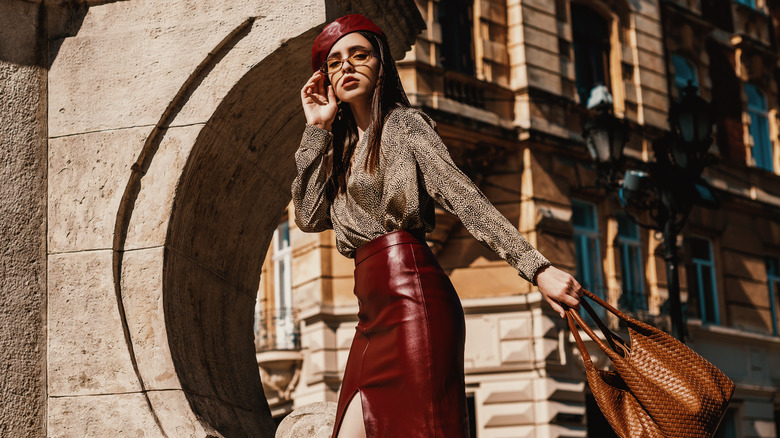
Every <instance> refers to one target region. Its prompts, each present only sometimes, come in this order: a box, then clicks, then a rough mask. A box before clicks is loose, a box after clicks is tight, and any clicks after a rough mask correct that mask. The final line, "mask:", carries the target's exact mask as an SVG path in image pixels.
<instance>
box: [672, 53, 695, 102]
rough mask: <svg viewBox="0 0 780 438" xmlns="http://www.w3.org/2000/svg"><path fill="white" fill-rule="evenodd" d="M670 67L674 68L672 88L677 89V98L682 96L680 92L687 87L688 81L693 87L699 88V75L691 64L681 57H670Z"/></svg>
mask: <svg viewBox="0 0 780 438" xmlns="http://www.w3.org/2000/svg"><path fill="white" fill-rule="evenodd" d="M672 66H673V67H674V86H675V88H677V95H678V96H682V90H683V89H684V88H685V87H687V86H688V82H689V81H690V83H691V84H692V85H693V86H695V87H698V86H699V75H698V73H697V72H696V65H695V64H694V63H693V62H691V61H690V60H688V59H687V58H685V57H683V56H680V55H672Z"/></svg>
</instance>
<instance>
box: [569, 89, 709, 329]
mask: <svg viewBox="0 0 780 438" xmlns="http://www.w3.org/2000/svg"><path fill="white" fill-rule="evenodd" d="M696 91H697V88H696V87H695V86H694V85H692V84H691V83H690V82H689V83H688V86H687V87H686V88H685V89H683V96H682V98H681V99H680V100H679V101H678V102H676V103H674V104H672V107H671V109H670V112H669V122H670V123H669V124H670V128H671V131H670V132H668V133H666V134H665V135H664V136H662V137H661V138H659V139H656V140H655V141H654V142H653V151H654V152H655V162H651V163H644V166H643V167H644V169H631V170H628V171H626V172H625V174H624V175H621V174H620V170H621V168H622V166H623V161H624V159H623V148H624V147H625V144H626V142H627V141H628V128H627V124H626V122H625V121H621V120H618V119H617V118H616V117H615V116H614V115H612V100H611V97H609V98H607V97H599V96H605V94H606V95H608V94H609V93H608V91H606V88H605V87H603V86H598V87H596V88H594V89H593V91H592V92H591V99H589V101H588V109H589V110H590V111H591V114H592V115H591V117H590V118H589V119H588V121H587V122H586V123H585V126H584V134H583V136H584V137H585V144H586V147H587V149H588V151H589V152H590V154H591V157H592V158H593V159H594V160H595V161H596V170H597V175H598V177H597V184H598V185H599V186H600V187H602V188H605V189H606V190H607V192H608V193H609V192H613V191H615V192H617V193H618V195H619V199H620V203H621V205H623V206H624V207H627V206H629V205H630V206H632V207H636V208H638V209H641V210H647V211H649V212H650V216H651V217H652V219H653V221H654V222H655V225H647V224H642V223H640V222H639V221H636V222H637V223H638V224H639V225H641V226H644V227H647V228H652V229H656V230H659V231H661V232H662V233H663V236H664V248H665V251H664V259H665V260H666V273H667V283H668V289H669V316H670V318H671V322H672V335H673V336H674V337H675V338H677V339H679V340H680V341H681V342H685V326H684V323H683V315H682V303H681V300H680V280H679V273H678V263H679V258H678V255H677V236H678V234H679V233H680V230H681V229H682V227H683V225H684V224H685V221H686V219H687V218H688V214H689V213H690V211H691V208H692V207H693V204H694V203H698V204H702V205H705V206H708V207H717V205H718V203H717V200H716V199H715V197H714V192H713V190H712V189H711V188H710V187H709V185H708V184H707V183H706V182H704V180H702V179H701V172H702V171H703V170H704V167H705V166H706V165H707V164H708V162H709V161H710V157H711V155H709V153H708V150H709V147H710V145H711V144H712V139H711V135H712V123H713V117H712V110H711V106H710V104H709V103H708V102H706V101H705V100H704V99H702V98H701V97H699V96H698V95H697V92H696Z"/></svg>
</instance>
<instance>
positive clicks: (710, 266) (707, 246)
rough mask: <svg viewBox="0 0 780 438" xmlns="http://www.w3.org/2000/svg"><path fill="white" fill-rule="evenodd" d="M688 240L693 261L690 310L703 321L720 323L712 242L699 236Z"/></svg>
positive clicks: (690, 278) (689, 293)
mask: <svg viewBox="0 0 780 438" xmlns="http://www.w3.org/2000/svg"><path fill="white" fill-rule="evenodd" d="M687 242H688V249H689V251H690V254H691V261H692V264H691V269H690V270H689V272H688V273H687V274H688V284H689V292H688V312H689V313H690V314H691V316H693V317H695V318H699V319H701V322H703V323H709V324H720V316H719V314H718V292H717V286H716V284H715V261H714V259H713V255H712V244H711V243H710V241H709V240H707V239H701V238H698V237H689V238H688V239H687Z"/></svg>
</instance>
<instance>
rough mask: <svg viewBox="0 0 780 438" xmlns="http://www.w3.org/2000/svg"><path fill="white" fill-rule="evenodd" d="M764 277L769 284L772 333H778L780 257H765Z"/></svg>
mask: <svg viewBox="0 0 780 438" xmlns="http://www.w3.org/2000/svg"><path fill="white" fill-rule="evenodd" d="M766 277H767V283H768V286H769V306H770V307H771V308H772V309H771V310H772V334H773V335H775V336H777V335H778V334H780V332H779V331H778V330H780V329H779V328H778V326H777V325H778V321H777V318H778V313H780V309H779V307H780V258H778V257H767V258H766Z"/></svg>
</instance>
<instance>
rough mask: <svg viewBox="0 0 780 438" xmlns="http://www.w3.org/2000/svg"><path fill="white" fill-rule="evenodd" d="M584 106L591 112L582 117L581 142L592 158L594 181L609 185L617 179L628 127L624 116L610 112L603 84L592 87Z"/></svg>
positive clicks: (608, 97)
mask: <svg viewBox="0 0 780 438" xmlns="http://www.w3.org/2000/svg"><path fill="white" fill-rule="evenodd" d="M587 107H588V110H589V111H590V112H591V114H592V116H591V117H590V118H588V119H587V120H586V121H585V126H584V133H583V137H584V138H585V146H586V147H587V148H588V152H589V153H590V156H591V158H593V160H594V161H595V162H596V167H597V175H598V185H599V186H601V187H605V188H607V189H611V188H614V186H615V184H616V183H617V178H618V176H619V175H618V173H617V172H618V171H619V170H620V167H622V165H623V149H624V148H625V146H626V143H627V142H628V139H629V137H630V135H631V131H630V130H629V127H628V123H626V121H625V120H622V119H618V118H617V117H615V116H614V114H613V113H612V95H611V94H610V93H609V90H608V89H607V87H605V86H604V85H598V86H596V87H594V88H593V90H592V91H591V94H590V98H589V99H588V105H587Z"/></svg>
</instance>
